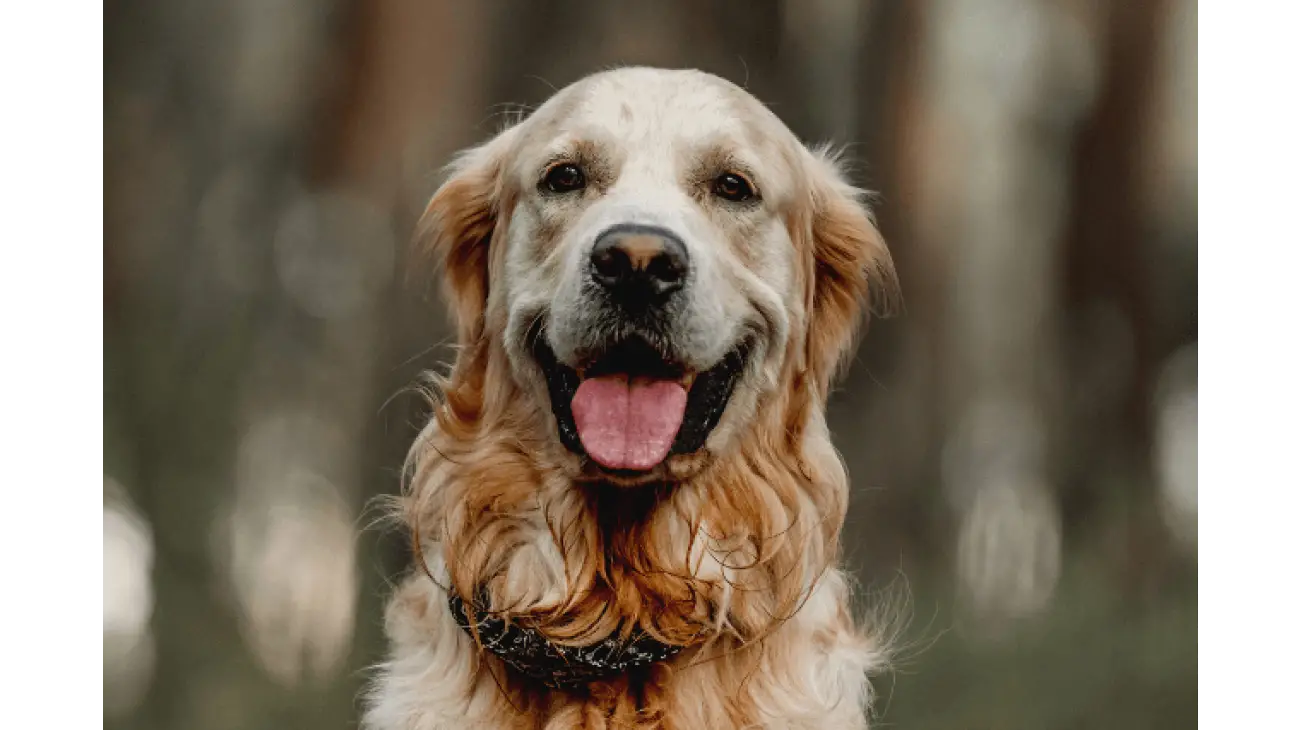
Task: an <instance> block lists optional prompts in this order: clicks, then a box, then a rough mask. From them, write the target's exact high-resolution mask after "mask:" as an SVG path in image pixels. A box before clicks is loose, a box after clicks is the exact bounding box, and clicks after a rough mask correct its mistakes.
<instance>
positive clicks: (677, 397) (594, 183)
mask: <svg viewBox="0 0 1300 730" xmlns="http://www.w3.org/2000/svg"><path fill="white" fill-rule="evenodd" d="M854 192H855V191H853V189H852V188H850V187H848V186H847V185H846V184H845V183H843V182H842V180H841V179H840V177H839V175H838V172H837V171H836V170H835V168H834V165H833V164H832V163H831V162H830V161H829V160H827V159H826V158H825V157H824V156H823V155H822V154H820V153H816V152H812V151H810V150H808V149H806V148H805V147H804V146H803V145H802V144H801V143H800V142H799V141H798V140H797V139H796V138H795V137H794V136H793V135H792V134H791V133H790V131H789V130H788V129H787V128H786V127H785V126H784V125H783V124H782V123H781V122H780V121H779V120H778V119H777V118H776V117H775V116H774V115H773V114H772V113H771V112H770V111H768V110H767V109H766V108H765V107H764V106H762V105H761V104H760V103H759V102H758V101H756V100H755V99H754V98H753V97H751V96H750V95H749V94H747V93H746V92H744V91H743V90H741V89H739V88H738V87H736V86H734V85H732V84H729V83H727V82H725V81H722V80H721V79H717V78H715V77H713V76H709V75H707V74H703V73H699V72H693V71H663V70H656V69H640V68H634V69H622V70H617V71H612V72H606V73H603V74H599V75H596V76H592V77H588V78H587V79H585V80H583V81H581V82H578V83H577V84H574V85H573V86H570V87H568V88H566V89H564V90H563V91H561V92H560V93H559V94H557V95H556V96H555V97H553V98H552V99H551V100H550V101H548V102H547V103H546V104H544V105H543V106H542V107H540V108H539V109H538V110H537V111H536V112H535V113H534V114H533V115H532V116H531V117H529V118H528V119H527V120H525V121H523V122H521V123H520V124H518V125H516V126H514V127H512V128H510V129H508V130H506V131H505V132H503V133H501V134H500V135H499V136H498V137H496V138H495V139H493V140H492V141H490V142H488V143H487V144H485V145H483V146H482V147H479V148H476V149H474V150H471V151H470V152H468V153H466V155H465V156H464V157H462V159H461V160H460V162H459V164H458V165H457V167H456V171H455V173H454V174H453V176H452V178H451V179H450V180H449V181H448V182H447V183H446V184H445V185H444V186H443V188H442V189H441V190H440V191H439V193H438V194H437V195H436V196H435V197H434V199H433V201H432V202H431V204H430V208H429V211H428V214H427V224H428V225H429V226H430V228H431V230H432V239H433V241H434V244H435V246H436V248H437V250H438V251H439V252H440V253H441V255H442V257H443V261H444V263H445V265H446V272H447V276H448V282H449V284H450V290H451V293H452V302H453V304H454V305H455V308H456V314H457V317H458V319H459V322H460V334H461V344H462V345H463V346H465V347H468V348H480V349H484V348H485V349H487V350H491V351H494V352H496V353H497V354H498V355H499V356H500V357H501V358H503V361H504V366H503V367H502V368H501V369H502V370H503V371H505V372H508V375H509V378H510V379H511V381H512V382H511V383H510V385H511V386H512V389H514V388H517V391H518V394H519V397H522V398H526V399H529V400H530V401H531V402H532V403H533V404H534V405H535V408H534V411H535V412H538V413H545V414H549V418H544V419H540V421H541V422H543V423H544V424H545V426H544V428H543V430H542V432H541V433H538V434H530V435H529V436H528V438H529V440H530V442H533V443H536V442H538V441H539V440H540V441H541V442H543V444H544V448H543V449H541V451H544V452H546V453H548V454H549V457H548V458H549V459H551V460H552V461H553V462H554V463H556V464H558V465H560V466H561V468H563V469H564V470H565V472H566V473H567V474H568V476H569V477H571V478H573V479H575V480H585V481H591V480H596V481H601V482H606V483H612V484H621V485H627V484H636V483H641V482H647V481H656V482H660V481H670V482H677V481H683V480H688V479H690V478H692V477H694V476H695V475H696V474H698V473H699V472H700V470H702V469H705V468H707V467H708V465H709V463H710V462H711V461H712V457H715V456H716V455H718V454H722V453H725V452H727V450H728V449H729V448H730V447H731V445H732V442H733V441H734V440H735V439H737V438H738V435H739V434H742V433H743V432H745V431H746V430H747V429H752V428H754V427H755V425H754V424H755V418H756V416H757V415H759V412H760V411H761V410H762V408H761V406H762V405H763V404H764V403H765V402H768V401H781V402H785V401H787V400H789V398H786V397H783V396H784V394H785V393H784V392H785V391H789V390H790V389H791V388H810V389H812V390H813V391H814V392H815V393H817V394H818V395H819V396H820V398H822V399H824V395H825V387H826V384H827V382H828V381H829V378H830V376H831V374H832V371H833V370H834V367H835V365H836V363H837V362H838V361H839V359H840V358H841V357H842V355H843V354H844V352H845V351H846V349H847V347H848V345H849V342H850V340H851V336H852V333H853V330H854V324H855V323H856V321H857V319H858V314H859V312H858V306H859V302H860V300H861V299H862V298H863V296H864V295H865V294H867V287H868V280H869V276H868V275H869V273H870V272H872V271H876V272H879V273H880V274H881V275H882V278H881V281H882V283H883V284H885V285H886V286H889V285H890V280H891V279H892V270H891V268H890V265H889V258H888V254H887V252H886V251H885V249H884V247H883V244H881V242H880V240H879V237H878V236H877V235H876V232H875V229H874V228H873V227H872V225H871V222H870V220H869V218H868V216H867V214H866V212H865V211H864V210H863V209H862V207H861V206H860V205H859V203H858V202H857V200H856V199H855V197H854ZM490 359H491V356H490V355H483V356H481V357H480V360H479V363H480V365H481V366H482V367H487V361H488V360H490ZM505 372H503V373H502V375H504V374H505ZM483 387H484V388H487V389H491V388H493V387H504V384H493V383H485V384H484V385H483ZM778 420H780V419H778Z"/></svg>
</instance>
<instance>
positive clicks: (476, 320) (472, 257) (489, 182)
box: [420, 127, 518, 346]
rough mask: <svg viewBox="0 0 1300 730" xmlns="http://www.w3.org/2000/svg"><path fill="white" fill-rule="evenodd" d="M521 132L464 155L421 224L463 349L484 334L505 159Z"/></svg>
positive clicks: (512, 130)
mask: <svg viewBox="0 0 1300 730" xmlns="http://www.w3.org/2000/svg"><path fill="white" fill-rule="evenodd" d="M517 129H518V127H512V128H509V129H506V130H505V131H503V132H501V133H500V134H498V135H497V136H496V137H494V138H493V139H491V140H490V141H488V142H486V143H484V144H482V145H480V146H478V147H474V148H471V149H468V150H466V151H464V152H462V153H461V154H460V155H459V156H458V157H457V158H456V160H455V161H454V162H453V163H452V164H451V168H450V169H451V174H450V176H449V177H448V178H447V181H446V182H444V183H443V184H442V186H441V187H440V188H438V192H436V193H434V195H433V199H432V200H430V201H429V205H428V207H427V208H425V211H424V216H423V217H422V218H421V219H420V232H421V235H420V239H421V242H422V244H423V246H424V248H425V250H426V251H427V252H428V253H429V254H430V255H431V256H432V258H433V259H434V263H435V264H436V265H437V266H439V267H441V269H442V274H443V289H444V293H445V294H446V298H447V303H448V305H449V306H450V308H451V311H452V314H453V316H454V318H455V320H456V330H457V333H458V339H459V344H460V345H461V346H467V345H470V344H473V343H474V342H476V341H477V340H478V339H479V338H480V337H482V334H483V326H484V316H485V313H486V309H487V298H488V262H489V256H488V251H489V247H490V244H491V242H492V238H493V235H494V234H495V232H496V230H497V227H498V225H497V224H498V221H499V219H500V217H501V215H502V207H503V201H502V197H503V188H504V181H505V173H504V167H505V159H506V152H507V151H508V150H509V148H510V145H511V143H512V141H513V138H514V135H515V133H516V130H517Z"/></svg>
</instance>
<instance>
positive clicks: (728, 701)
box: [363, 571, 882, 730]
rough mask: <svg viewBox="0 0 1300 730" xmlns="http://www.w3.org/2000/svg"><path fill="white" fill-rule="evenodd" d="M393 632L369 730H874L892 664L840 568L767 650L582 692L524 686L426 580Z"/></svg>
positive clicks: (404, 605) (677, 663)
mask: <svg viewBox="0 0 1300 730" xmlns="http://www.w3.org/2000/svg"><path fill="white" fill-rule="evenodd" d="M387 630H388V634H389V637H390V638H391V641H392V648H391V654H390V660H389V661H388V662H386V663H385V664H384V665H383V666H382V668H381V672H380V676H379V679H378V681H377V682H376V684H375V686H374V689H373V694H372V697H371V703H370V709H369V711H368V712H367V714H366V717H365V719H364V721H363V727H364V728H366V729H367V730H444V729H447V730H449V729H451V728H465V729H466V730H488V729H489V728H491V729H492V730H497V729H501V730H515V729H518V730H524V729H525V728H527V729H530V730H532V729H537V728H540V729H542V730H571V729H575V730H576V729H577V728H584V729H586V728H590V729H592V730H595V729H597V728H610V729H613V728H665V729H672V730H686V729H688V728H708V729H709V730H731V729H732V728H763V729H771V730H775V729H777V728H781V729H799V728H808V729H809V730H814V729H815V730H831V729H834V728H850V729H851V728H865V727H866V719H865V717H866V707H867V705H868V704H869V699H870V698H869V692H870V688H869V685H868V683H867V676H868V674H869V673H870V672H871V671H872V670H873V669H874V668H876V667H877V666H878V665H879V664H880V663H881V661H882V658H881V657H880V655H879V654H878V652H877V651H876V650H875V647H874V646H873V645H872V643H871V642H870V641H869V640H868V639H866V638H865V637H864V636H862V635H860V634H858V633H857V632H855V630H854V629H853V628H852V622H851V621H850V620H849V615H848V607H847V590H846V586H845V580H844V576H843V574H841V573H840V572H839V571H830V572H828V573H826V574H825V575H824V576H823V577H822V581H821V582H820V583H819V585H818V587H817V588H816V589H815V590H814V592H813V594H812V596H811V597H810V598H809V600H808V601H807V603H805V604H804V606H803V607H802V609H801V610H800V611H799V612H798V613H796V614H795V615H794V616H793V617H792V618H790V619H789V620H788V621H786V622H785V623H783V624H782V625H781V626H780V627H779V628H777V629H776V630H775V631H774V632H773V633H771V634H770V635H769V636H767V637H766V638H765V639H763V640H762V641H760V642H755V643H754V644H751V645H749V646H745V647H740V648H736V647H725V648H724V647H714V648H713V649H708V650H703V651H700V650H697V651H687V652H684V653H683V654H681V655H679V656H678V657H675V658H673V659H671V660H669V661H668V662H666V663H665V666H663V667H658V668H656V669H655V670H653V672H652V674H651V675H650V677H648V678H645V679H641V680H637V681H629V680H628V679H627V678H615V679H613V680H611V681H609V682H602V683H599V684H597V685H594V686H593V687H591V688H590V689H589V690H585V691H578V692H562V691H551V690H544V689H525V688H524V687H523V685H522V684H521V683H520V682H519V680H518V679H517V678H513V677H511V676H510V674H509V672H508V670H507V669H506V668H505V667H504V665H503V664H502V663H501V662H500V661H499V660H496V659H495V658H490V657H487V656H485V655H484V654H482V653H481V652H480V650H479V649H478V647H477V646H475V644H474V643H473V640H472V639H471V638H470V637H469V636H468V635H467V634H466V633H465V632H464V631H462V630H461V627H460V626H459V625H457V623H456V621H455V618H454V617H453V615H452V613H451V611H450V610H449V608H448V605H447V600H446V594H445V593H444V591H443V590H442V589H441V588H439V587H437V586H436V585H435V584H434V583H433V582H432V581H431V580H430V578H429V577H428V576H427V575H425V574H423V573H416V574H414V575H412V576H410V577H408V578H407V579H406V580H405V582H404V583H403V584H402V585H401V586H400V587H399V589H398V590H397V592H396V593H395V594H394V596H393V598H392V599H391V602H390V604H389V607H388V611H387ZM704 652H708V653H707V654H706V653H704Z"/></svg>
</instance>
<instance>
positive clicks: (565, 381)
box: [528, 323, 748, 456]
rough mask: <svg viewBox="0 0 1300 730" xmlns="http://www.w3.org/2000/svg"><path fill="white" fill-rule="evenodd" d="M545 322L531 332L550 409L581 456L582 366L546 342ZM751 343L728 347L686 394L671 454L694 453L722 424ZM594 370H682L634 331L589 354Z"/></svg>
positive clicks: (662, 373) (565, 440)
mask: <svg viewBox="0 0 1300 730" xmlns="http://www.w3.org/2000/svg"><path fill="white" fill-rule="evenodd" d="M544 335H545V330H544V326H543V325H542V324H541V323H539V324H538V325H536V326H534V328H533V330H532V331H531V332H529V335H528V339H529V342H530V343H531V349H532V353H533V357H534V358H535V359H536V360H537V364H538V365H539V366H540V367H541V369H542V373H543V375H545V377H546V389H547V392H548V393H549V394H550V398H551V413H552V414H554V416H555V424H556V426H557V428H558V430H559V434H560V442H561V443H562V444H564V447H565V448H567V449H568V450H570V451H572V452H573V453H575V454H578V455H580V456H586V449H584V448H583V447H582V439H580V438H579V437H578V426H577V424H576V423H575V422H574V420H573V408H572V402H573V396H574V394H575V393H576V392H577V390H578V386H579V385H580V384H581V383H582V379H581V378H579V377H578V372H577V371H576V370H575V369H573V368H571V367H569V366H568V365H565V364H564V363H562V362H560V361H559V359H558V358H556V356H555V353H554V352H553V351H552V350H551V347H550V345H548V344H547V343H546V337H545V336H544ZM747 354H748V347H747V346H746V345H745V344H742V345H740V346H739V347H736V348H735V349H733V350H731V351H730V352H728V353H727V354H726V355H725V356H724V357H723V358H722V360H720V361H719V362H718V364H717V365H714V366H713V367H711V368H709V369H708V370H705V371H704V372H701V373H699V374H698V375H696V377H695V381H694V382H693V383H692V385H691V389H690V391H689V394H688V395H687V398H686V413H685V415H684V416H683V417H682V425H681V428H680V429H678V431H677V438H676V439H675V440H674V441H673V446H672V449H671V450H670V451H669V455H670V456H671V455H675V454H692V453H695V452H696V451H699V450H700V449H702V448H704V442H705V441H706V440H707V439H708V438H709V434H710V433H712V432H713V429H714V428H716V427H717V425H718V421H719V420H721V419H722V414H723V412H724V411H726V409H727V403H728V402H729V401H730V400H731V393H732V391H734V390H735V387H736V381H737V380H738V379H739V377H740V374H741V372H742V371H743V370H744V368H745V360H746V356H747ZM590 361H591V365H590V367H589V368H588V370H587V372H588V374H589V375H599V374H601V373H611V372H630V373H634V374H642V375H653V376H657V377H677V376H680V375H682V374H683V372H684V371H683V370H682V368H681V367H680V366H677V365H674V364H672V363H671V362H669V361H667V360H665V358H664V357H663V356H662V355H661V354H660V352H659V351H658V350H657V349H656V348H654V347H653V346H652V345H651V344H650V343H648V342H647V341H646V340H644V339H642V338H640V337H636V336H631V337H627V338H624V339H622V340H620V341H619V342H617V343H613V344H612V345H611V346H610V347H608V348H606V350H605V351H603V352H602V353H600V354H599V355H595V356H593V357H591V358H590Z"/></svg>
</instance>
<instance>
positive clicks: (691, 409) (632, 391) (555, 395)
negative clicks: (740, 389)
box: [529, 326, 747, 473]
mask: <svg viewBox="0 0 1300 730" xmlns="http://www.w3.org/2000/svg"><path fill="white" fill-rule="evenodd" d="M529 340H530V342H531V344H532V351H533V356H534V357H535V358H536V359H537V362H538V364H539V365H540V366H541V368H542V372H543V373H544V374H545V376H546V385H547V389H548V390H549V392H550V396H551V412H552V413H553V414H554V415H555V422H556V425H557V426H558V427H559V433H560V441H561V442H562V443H563V444H564V446H565V447H566V448H568V449H569V450H570V451H573V452H574V453H577V454H580V455H586V456H587V457H589V458H590V459H591V460H592V461H593V462H595V463H596V464H598V465H599V466H600V467H601V468H603V469H605V470H607V471H613V472H623V473H644V472H647V471H650V470H652V469H654V468H655V467H656V466H658V465H659V464H660V463H662V462H663V461H664V460H665V459H667V458H668V457H669V456H672V455H674V454H691V453H694V452H696V451H699V450H700V449H701V448H703V447H704V442H705V440H706V439H708V437H709V434H710V433H711V432H712V431H713V429H714V427H715V426H717V425H718V421H719V419H721V418H722V413H723V411H724V410H726V407H727V401H728V400H729V399H730V398H731V392H732V390H733V389H734V388H735V385H736V380H737V378H739V376H740V373H741V371H742V370H743V369H744V365H745V355H746V350H747V348H746V347H745V346H744V345H741V346H739V347H737V348H735V349H733V350H732V351H731V352H729V353H727V355H726V356H724V357H723V358H722V359H721V360H720V361H719V362H718V363H717V364H716V365H714V366H713V367H711V368H709V369H708V370H704V371H701V372H693V371H690V370H688V369H686V368H685V367H683V366H682V365H681V364H680V363H678V362H676V361H674V360H672V359H671V358H669V357H668V356H666V355H665V354H664V353H663V352H662V351H660V350H658V349H656V348H655V347H654V346H653V345H651V344H650V343H649V342H648V341H646V340H645V339H643V338H640V337H637V336H630V337H627V338H624V339H621V340H619V341H617V342H614V343H611V344H610V345H609V346H608V347H606V348H605V349H604V350H602V351H601V352H600V353H598V354H596V355H593V356H592V357H590V358H587V359H586V361H585V362H584V363H583V364H582V365H581V366H580V367H578V368H573V367H569V366H568V365H565V364H564V363H561V362H559V360H558V359H557V358H556V356H555V353H554V352H553V351H552V350H551V348H550V346H549V345H548V344H547V343H546V338H545V337H544V336H543V332H542V328H541V327H540V326H538V327H537V328H535V329H534V331H533V332H530V333H529Z"/></svg>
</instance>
